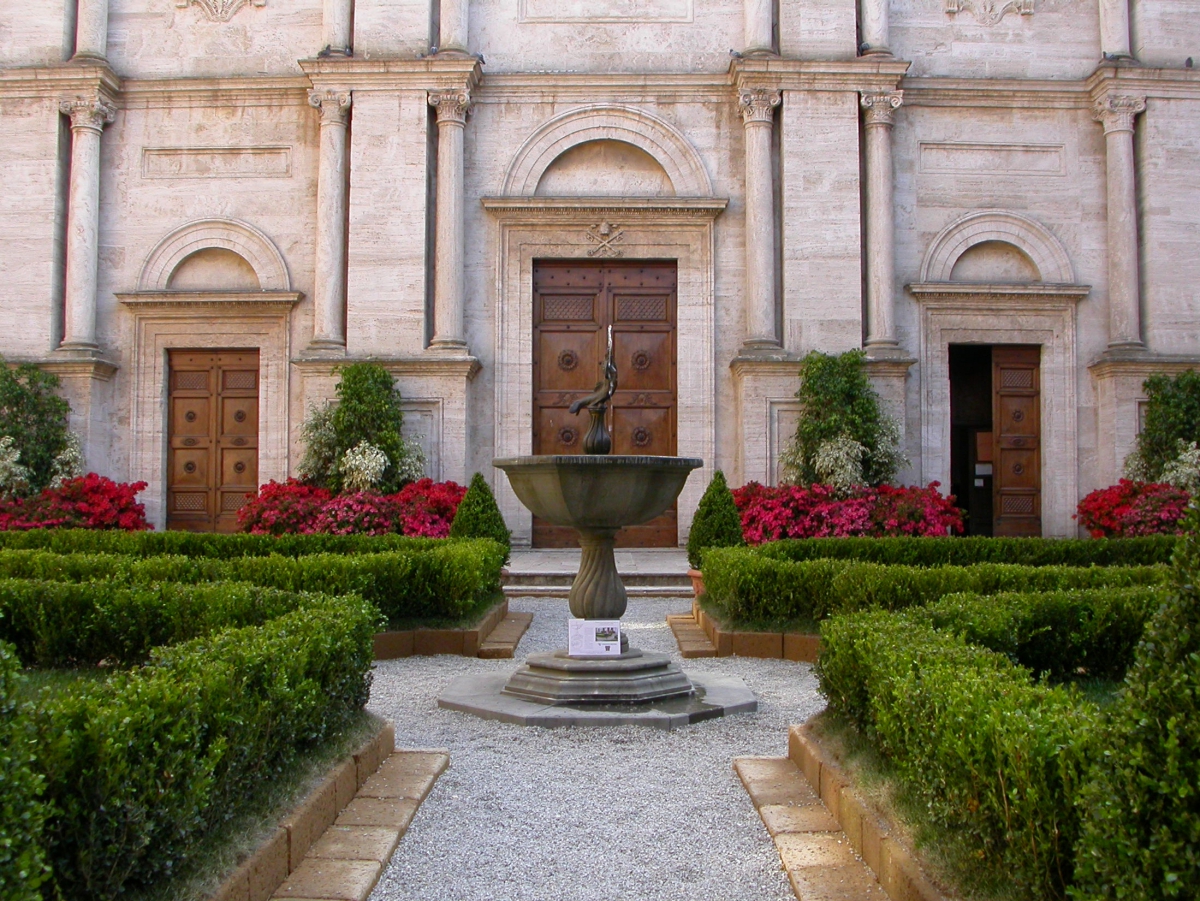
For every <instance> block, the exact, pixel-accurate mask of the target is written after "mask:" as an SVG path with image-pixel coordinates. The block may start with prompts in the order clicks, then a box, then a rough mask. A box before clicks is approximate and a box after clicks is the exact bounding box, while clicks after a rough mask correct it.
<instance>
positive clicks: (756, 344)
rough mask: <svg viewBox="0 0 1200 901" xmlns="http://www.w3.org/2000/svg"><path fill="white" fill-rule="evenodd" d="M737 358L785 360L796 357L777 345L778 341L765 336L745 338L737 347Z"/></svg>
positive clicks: (770, 360) (771, 360)
mask: <svg viewBox="0 0 1200 901" xmlns="http://www.w3.org/2000/svg"><path fill="white" fill-rule="evenodd" d="M735 359H737V360H753V361H759V360H766V361H769V362H785V361H789V360H793V359H797V358H796V357H795V355H793V354H791V353H789V352H788V351H787V350H785V349H784V348H783V347H781V346H780V345H779V342H778V341H772V340H769V339H765V338H750V339H747V340H746V341H745V342H744V343H743V344H742V346H741V348H739V350H738V353H737V357H735Z"/></svg>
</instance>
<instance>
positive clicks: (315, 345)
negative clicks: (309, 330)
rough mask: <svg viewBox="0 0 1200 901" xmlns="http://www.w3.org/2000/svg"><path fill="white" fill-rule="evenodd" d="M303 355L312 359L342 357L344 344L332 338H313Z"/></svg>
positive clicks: (344, 351) (344, 353)
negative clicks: (312, 357)
mask: <svg viewBox="0 0 1200 901" xmlns="http://www.w3.org/2000/svg"><path fill="white" fill-rule="evenodd" d="M305 353H306V354H308V355H310V356H314V357H344V356H345V355H346V342H344V341H335V340H334V339H332V338H314V339H313V340H312V341H310V342H309V344H308V347H307V348H305Z"/></svg>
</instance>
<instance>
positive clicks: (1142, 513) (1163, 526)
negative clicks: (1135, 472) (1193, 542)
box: [1075, 479, 1191, 538]
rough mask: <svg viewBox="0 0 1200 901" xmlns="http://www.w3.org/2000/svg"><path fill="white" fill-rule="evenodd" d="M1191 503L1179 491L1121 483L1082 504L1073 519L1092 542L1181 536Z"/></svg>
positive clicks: (1155, 484)
mask: <svg viewBox="0 0 1200 901" xmlns="http://www.w3.org/2000/svg"><path fill="white" fill-rule="evenodd" d="M1190 500H1191V496H1190V495H1189V494H1188V493H1187V492H1186V491H1184V490H1183V489H1182V488H1175V487H1174V486H1172V485H1166V484H1163V483H1160V482H1135V481H1132V480H1130V479H1121V480H1120V481H1119V482H1118V483H1117V484H1116V485H1109V486H1108V487H1107V488H1100V489H1099V490H1097V491H1093V492H1092V493H1091V494H1089V495H1088V496H1087V497H1085V498H1084V499H1083V500H1081V501H1080V502H1079V507H1078V508H1077V512H1076V513H1075V518H1076V519H1078V520H1079V522H1080V523H1081V524H1082V525H1083V527H1084V528H1085V529H1087V530H1088V533H1089V534H1090V535H1091V536H1092V537H1093V538H1129V537H1132V536H1135V535H1180V534H1182V533H1183V529H1182V527H1181V524H1180V521H1181V520H1182V519H1183V516H1184V514H1185V513H1186V512H1187V506H1188V502H1189V501H1190Z"/></svg>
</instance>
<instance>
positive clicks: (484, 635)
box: [375, 598, 525, 660]
mask: <svg viewBox="0 0 1200 901" xmlns="http://www.w3.org/2000/svg"><path fill="white" fill-rule="evenodd" d="M508 618H509V613H508V599H507V598H505V599H504V600H502V601H500V602H499V603H498V604H495V605H494V606H492V607H491V608H490V609H489V610H488V611H487V612H486V613H485V614H484V615H483V619H482V620H481V621H480V623H479V625H478V626H476V627H475V628H473V629H409V630H407V631H404V632H377V633H376V634H375V659H376V660H395V659H397V658H400V657H422V656H432V655H434V654H453V655H454V656H456V657H476V656H481V655H480V649H481V648H482V647H483V646H484V645H485V644H486V643H487V641H488V639H489V638H490V637H491V635H492V633H493V632H494V631H495V630H496V629H497V627H498V626H500V625H501V624H502V623H504V622H505V621H506V620H507V619H508ZM524 634H525V633H524V630H522V631H521V635H524ZM521 635H518V636H517V641H518V642H519V641H520V640H521ZM515 646H516V643H515V642H514V648H515ZM508 656H509V657H511V656H512V654H511V653H510V654H509V655H508Z"/></svg>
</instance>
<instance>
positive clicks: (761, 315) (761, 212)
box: [738, 89, 782, 353]
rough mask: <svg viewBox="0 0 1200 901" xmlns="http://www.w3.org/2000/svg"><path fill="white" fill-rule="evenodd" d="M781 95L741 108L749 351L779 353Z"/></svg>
mask: <svg viewBox="0 0 1200 901" xmlns="http://www.w3.org/2000/svg"><path fill="white" fill-rule="evenodd" d="M781 100H782V97H781V96H780V93H779V92H778V91H772V90H764V89H755V90H747V91H742V93H741V95H740V96H739V98H738V103H739V105H740V106H741V110H742V119H743V120H744V122H745V125H746V282H745V285H746V296H745V312H746V340H745V344H744V350H745V351H748V352H750V353H753V352H754V351H755V350H760V351H761V350H763V349H776V348H778V347H779V336H778V334H777V332H776V328H775V177H774V165H773V161H772V159H771V143H772V142H771V129H772V128H774V121H775V108H776V107H777V106H779V104H780V102H781Z"/></svg>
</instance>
